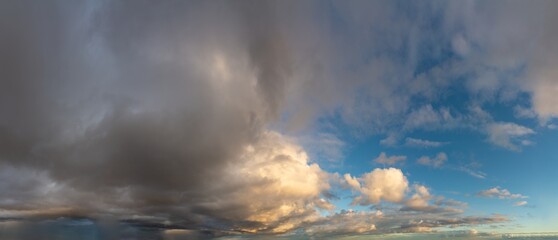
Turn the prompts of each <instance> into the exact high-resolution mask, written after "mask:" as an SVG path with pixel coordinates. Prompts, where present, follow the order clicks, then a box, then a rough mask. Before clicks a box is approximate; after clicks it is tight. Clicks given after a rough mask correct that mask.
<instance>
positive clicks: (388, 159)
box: [374, 152, 407, 165]
mask: <svg viewBox="0 0 558 240" xmlns="http://www.w3.org/2000/svg"><path fill="white" fill-rule="evenodd" d="M406 159H407V156H397V155H393V156H387V155H386V153H385V152H381V153H380V155H379V156H378V157H377V158H376V159H374V162H376V163H380V164H387V165H395V164H397V163H398V162H401V161H405V160H406Z"/></svg>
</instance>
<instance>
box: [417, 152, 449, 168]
mask: <svg viewBox="0 0 558 240" xmlns="http://www.w3.org/2000/svg"><path fill="white" fill-rule="evenodd" d="M447 160H448V155H446V153H444V152H440V153H438V154H437V155H436V157H434V158H430V157H428V156H422V157H420V158H419V159H418V160H417V163H419V164H422V165H425V166H431V167H435V168H439V167H441V166H442V165H444V163H445V162H446V161H447Z"/></svg>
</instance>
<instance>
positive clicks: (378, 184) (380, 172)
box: [345, 168, 409, 205]
mask: <svg viewBox="0 0 558 240" xmlns="http://www.w3.org/2000/svg"><path fill="white" fill-rule="evenodd" d="M345 179H348V181H347V182H348V183H349V185H351V186H355V187H356V186H358V185H357V184H356V183H354V181H353V180H354V178H352V177H351V176H350V175H348V174H346V175H345ZM361 181H362V183H361V184H360V189H359V191H360V193H361V195H359V196H357V197H355V199H354V200H353V204H361V205H368V204H377V203H379V202H380V201H382V200H383V201H387V202H395V203H398V202H401V201H403V198H404V197H405V193H406V192H407V189H408V186H409V182H408V180H407V177H405V175H403V172H401V170H400V169H397V168H376V169H374V170H373V171H371V172H369V173H365V174H364V175H362V178H361Z"/></svg>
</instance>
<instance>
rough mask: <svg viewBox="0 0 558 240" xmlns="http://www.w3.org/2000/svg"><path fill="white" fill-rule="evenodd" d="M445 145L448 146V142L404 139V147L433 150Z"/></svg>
mask: <svg viewBox="0 0 558 240" xmlns="http://www.w3.org/2000/svg"><path fill="white" fill-rule="evenodd" d="M446 144H448V142H436V141H430V140H425V139H417V138H410V137H408V138H406V139H405V145H407V146H410V147H421V148H434V147H441V146H444V145H446Z"/></svg>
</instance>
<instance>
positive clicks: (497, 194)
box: [477, 187, 528, 199]
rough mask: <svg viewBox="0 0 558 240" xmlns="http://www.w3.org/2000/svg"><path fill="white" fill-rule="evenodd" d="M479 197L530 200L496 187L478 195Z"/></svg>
mask: <svg viewBox="0 0 558 240" xmlns="http://www.w3.org/2000/svg"><path fill="white" fill-rule="evenodd" d="M477 196H479V197H489V198H499V199H518V198H528V197H527V196H523V195H521V194H518V193H511V192H510V191H508V190H507V189H503V188H500V187H494V188H491V189H487V190H484V191H480V192H478V193H477Z"/></svg>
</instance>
